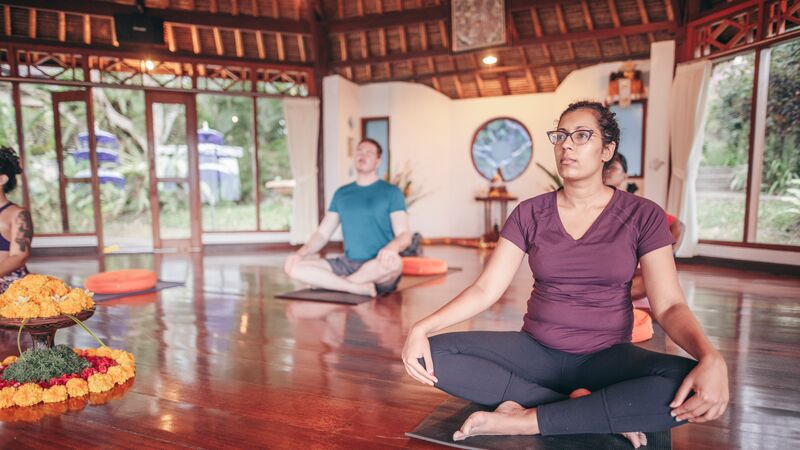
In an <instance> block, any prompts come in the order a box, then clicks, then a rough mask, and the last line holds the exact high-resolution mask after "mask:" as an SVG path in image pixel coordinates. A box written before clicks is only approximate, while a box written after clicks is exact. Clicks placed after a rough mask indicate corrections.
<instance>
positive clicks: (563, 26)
mask: <svg viewBox="0 0 800 450" xmlns="http://www.w3.org/2000/svg"><path fill="white" fill-rule="evenodd" d="M555 9H556V19H557V20H558V31H560V32H561V34H568V33H569V29H568V28H567V22H566V21H565V20H564V10H563V9H562V8H561V4H560V3H556V6H555ZM567 52H568V53H569V59H575V48H574V47H573V46H572V41H567Z"/></svg>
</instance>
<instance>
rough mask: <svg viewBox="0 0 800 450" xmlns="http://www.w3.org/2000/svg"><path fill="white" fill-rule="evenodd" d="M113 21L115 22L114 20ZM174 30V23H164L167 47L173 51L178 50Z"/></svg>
mask: <svg viewBox="0 0 800 450" xmlns="http://www.w3.org/2000/svg"><path fill="white" fill-rule="evenodd" d="M111 23H114V22H113V21H112V22H111ZM173 31H174V30H173V29H172V24H169V23H167V24H164V34H165V35H166V36H165V37H166V39H167V49H169V51H171V52H174V51H175V50H177V48H175V33H174V32H173Z"/></svg>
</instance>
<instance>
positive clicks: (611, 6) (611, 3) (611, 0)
mask: <svg viewBox="0 0 800 450" xmlns="http://www.w3.org/2000/svg"><path fill="white" fill-rule="evenodd" d="M608 10H609V11H610V12H611V23H613V24H614V28H620V27H621V26H622V23H621V22H620V20H619V13H618V12H617V3H616V1H615V0H608ZM620 40H621V41H622V52H623V53H625V54H626V55H628V54H630V52H631V49H630V47H629V46H628V38H627V37H626V36H624V35H623V36H620Z"/></svg>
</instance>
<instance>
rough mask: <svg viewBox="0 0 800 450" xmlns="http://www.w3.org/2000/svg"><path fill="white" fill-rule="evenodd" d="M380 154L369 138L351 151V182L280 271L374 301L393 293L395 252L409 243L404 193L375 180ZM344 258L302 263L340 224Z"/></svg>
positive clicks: (397, 259)
mask: <svg viewBox="0 0 800 450" xmlns="http://www.w3.org/2000/svg"><path fill="white" fill-rule="evenodd" d="M382 153H383V151H382V149H381V146H380V144H378V143H377V142H375V141H373V140H372V139H364V140H362V141H361V142H360V143H359V144H358V146H357V147H356V153H355V169H356V181H355V182H353V183H350V184H346V185H344V186H342V187H340V188H339V189H337V190H336V193H334V194H333V200H331V204H330V206H329V207H328V212H327V214H325V217H323V218H322V222H320V224H319V227H318V228H317V230H316V231H314V233H313V234H312V235H311V237H310V238H309V240H308V242H306V243H305V245H303V246H302V247H300V249H298V250H297V251H296V252H294V253H292V254H291V255H289V257H288V258H286V263H285V264H284V270H285V271H286V273H287V274H288V275H289V276H290V277H292V278H294V279H295V280H298V281H301V282H304V283H307V284H310V285H312V286H316V287H321V288H325V289H332V290H336V291H344V292H350V293H353V294H362V295H369V296H372V297H375V296H377V295H380V294H384V293H388V292H391V291H393V290H394V289H395V288H396V287H397V283H398V281H400V274H401V273H402V270H403V263H402V260H401V259H400V251H402V250H403V249H405V248H406V247H408V246H409V244H410V243H411V232H410V231H409V226H408V214H407V213H406V203H405V199H404V198H403V193H402V192H400V189H398V188H397V187H396V186H394V185H392V184H389V183H387V182H385V181H383V180H381V179H380V178H378V173H377V172H378V166H379V165H380V162H381V154H382ZM340 223H341V224H342V235H343V236H344V251H345V254H344V256H340V257H337V258H329V259H327V260H320V259H316V260H304V258H305V257H307V256H311V255H314V254H316V253H317V252H319V250H320V249H322V247H324V246H325V244H326V243H327V242H328V240H329V239H330V237H331V236H332V235H333V232H334V231H336V228H337V227H338V226H339V224H340Z"/></svg>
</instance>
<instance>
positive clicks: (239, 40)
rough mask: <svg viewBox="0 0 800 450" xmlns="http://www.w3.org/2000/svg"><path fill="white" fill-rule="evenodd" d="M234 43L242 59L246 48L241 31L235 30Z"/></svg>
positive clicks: (238, 55)
mask: <svg viewBox="0 0 800 450" xmlns="http://www.w3.org/2000/svg"><path fill="white" fill-rule="evenodd" d="M298 36H299V35H298ZM233 42H234V45H235V46H236V56H237V57H238V58H241V57H242V56H244V46H243V45H242V32H241V31H239V30H233Z"/></svg>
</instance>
